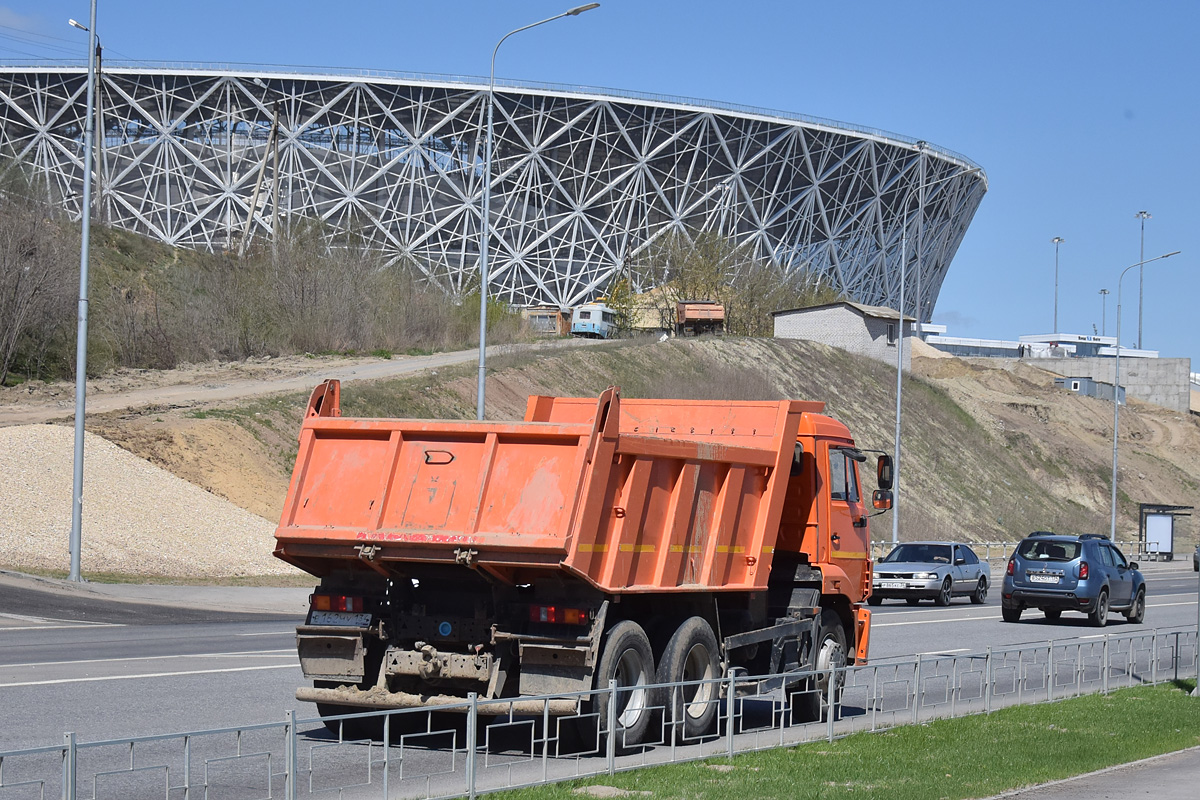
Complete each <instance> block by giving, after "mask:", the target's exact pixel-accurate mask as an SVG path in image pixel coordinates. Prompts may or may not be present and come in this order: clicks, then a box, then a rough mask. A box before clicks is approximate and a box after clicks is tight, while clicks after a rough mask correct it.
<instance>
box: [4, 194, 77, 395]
mask: <svg viewBox="0 0 1200 800" xmlns="http://www.w3.org/2000/svg"><path fill="white" fill-rule="evenodd" d="M6 188H7V191H4V192H2V193H0V386H3V385H4V384H5V382H6V381H7V380H8V376H9V372H10V371H11V370H12V368H13V365H14V363H16V362H18V361H19V360H22V359H24V360H26V361H29V362H31V363H34V364H38V365H40V364H42V363H43V362H44V359H45V353H46V349H47V348H48V347H49V346H50V343H51V341H52V340H53V339H54V337H55V335H56V334H58V333H59V332H60V331H62V330H63V329H65V328H66V327H67V326H68V325H69V322H70V320H71V318H72V315H71V287H72V277H73V274H74V268H73V265H74V264H75V263H76V262H77V259H78V254H79V250H78V247H79V245H78V241H79V240H78V238H76V237H75V236H73V235H72V234H71V232H69V231H68V230H67V229H66V227H65V226H64V225H62V224H59V223H57V222H56V221H55V220H54V219H52V218H51V213H50V209H49V208H48V207H47V206H45V205H43V204H41V203H38V202H36V201H34V200H31V199H30V198H29V197H28V195H26V194H25V193H24V192H23V191H22V190H21V187H19V186H16V187H14V186H11V185H10V186H9V187H6Z"/></svg>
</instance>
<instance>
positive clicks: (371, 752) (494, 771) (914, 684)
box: [0, 628, 1200, 800]
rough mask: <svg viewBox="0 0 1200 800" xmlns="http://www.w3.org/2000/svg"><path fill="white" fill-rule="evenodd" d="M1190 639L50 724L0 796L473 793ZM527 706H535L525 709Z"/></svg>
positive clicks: (1104, 673) (5, 755)
mask: <svg viewBox="0 0 1200 800" xmlns="http://www.w3.org/2000/svg"><path fill="white" fill-rule="evenodd" d="M1198 650H1200V648H1198V647H1197V632H1196V630H1195V629H1192V628H1185V629H1179V630H1167V631H1158V630H1152V631H1147V632H1145V633H1139V634H1133V635H1128V634H1127V635H1111V634H1110V635H1105V636H1104V637H1103V638H1101V639H1075V640H1066V641H1058V642H1046V643H1045V644H1042V645H1034V646H1025V647H1007V648H990V649H988V650H987V652H985V653H974V654H969V655H953V656H950V655H948V656H933V657H930V656H913V657H911V658H896V659H885V660H882V661H880V662H878V663H873V664H870V665H866V666H858V667H849V668H845V669H839V670H832V671H829V672H824V673H792V674H789V675H785V676H773V677H766V678H764V677H754V676H748V675H741V674H735V675H730V676H727V677H724V678H719V679H715V680H710V681H690V682H685V683H679V684H664V685H658V686H639V687H631V688H619V687H617V686H616V685H612V686H610V687H608V688H605V689H601V690H596V691H591V692H579V693H574V694H565V695H555V696H544V697H537V698H522V704H521V710H522V713H515V711H516V709H515V708H514V706H513V703H512V702H511V701H503V700H483V699H480V698H478V697H477V696H474V695H472V696H470V697H469V698H468V699H467V700H466V701H464V702H462V703H459V704H457V705H454V706H444V707H442V708H440V709H439V710H437V711H430V710H426V709H413V710H403V711H392V712H386V713H361V714H346V715H341V716H337V717H329V718H327V719H326V720H324V721H323V720H321V719H298V718H296V716H295V713H294V712H289V713H288V716H287V719H286V720H285V721H284V722H282V723H268V724H262V725H248V726H243V727H240V728H225V729H220V730H208V731H195V732H191V733H179V734H172V735H164V736H143V737H134V738H126V739H113V740H107V741H96V742H79V741H77V740H76V739H75V736H74V734H71V733H67V734H64V737H63V743H62V744H61V745H55V746H49V747H37V748H29V749H25V750H14V751H9V752H0V797H10V796H11V797H18V796H19V797H39V798H46V797H62V798H64V800H79V799H81V798H82V799H86V800H100V798H106V797H125V798H141V797H163V798H170V799H172V800H175V799H177V798H181V797H182V798H186V799H187V800H198V798H205V800H217V799H218V798H224V797H231V798H239V800H246V799H247V798H260V797H261V798H274V797H284V798H287V799H288V800H294V798H298V797H314V796H334V795H335V794H336V796H337V797H340V798H359V797H362V798H373V797H382V798H392V797H404V798H415V799H416V800H433V799H434V798H445V797H462V796H466V797H471V798H474V797H475V796H476V795H477V794H481V793H486V792H493V791H499V790H503V789H511V788H519V787H523V786H532V785H537V784H542V783H548V782H555V781H563V780H569V779H572V778H577V777H585V776H593V775H602V774H613V773H615V772H617V771H623V770H629V769H635V768H639V767H644V766H651V765H658V764H667V763H673V762H681V761H692V760H697V759H704V758H712V757H733V756H734V755H736V754H738V753H745V752H751V751H756V750H765V749H770V748H775V747H787V746H792V745H796V744H800V743H803V742H809V741H816V740H822V739H823V740H829V741H832V740H833V739H834V738H837V737H841V736H845V735H848V734H850V733H855V732H859V731H883V730H887V729H889V728H893V727H896V726H900V725H908V724H913V723H918V722H923V721H926V720H930V719H935V718H948V717H962V716H967V715H970V714H981V713H991V712H992V711H994V710H996V709H999V708H1002V707H1005V706H1012V705H1021V704H1029V703H1041V702H1047V701H1054V700H1060V699H1063V698H1067V697H1077V696H1079V695H1082V694H1088V693H1095V692H1108V691H1110V690H1112V689H1116V688H1121V687H1126V686H1134V685H1138V684H1154V683H1160V682H1163V681H1167V680H1178V679H1179V678H1181V677H1194V676H1196V675H1197V666H1198V656H1197V653H1198ZM639 692H640V694H638V693H639ZM614 697H615V698H616V699H617V701H618V702H608V701H609V700H610V699H611V698H614ZM646 698H653V700H652V702H650V703H648V704H647V705H646V708H647V710H648V711H649V712H650V713H651V714H652V717H653V723H652V726H651V730H650V731H649V734H648V736H647V737H646V739H647V741H643V742H642V743H640V744H637V745H633V744H632V743H630V742H627V741H626V740H625V738H624V736H623V733H622V731H623V728H622V724H623V723H622V720H624V722H629V720H628V719H627V718H624V717H623V716H619V714H621V713H622V709H623V708H624V705H623V701H626V700H633V701H634V705H635V706H636V705H637V703H638V701H639V700H642V699H646ZM701 698H710V699H701ZM576 699H578V700H580V701H582V702H581V704H580V708H581V710H580V711H579V713H577V714H574V715H571V716H567V717H553V716H551V714H550V709H551V707H552V703H554V702H555V701H559V702H560V704H561V701H563V700H571V701H574V700H576ZM531 701H532V702H533V704H534V705H533V706H532V707H537V706H538V705H540V707H541V713H534V714H529V713H528V710H529V709H530V708H531V705H530V703H531ZM667 707H671V708H679V709H682V710H683V714H682V716H684V717H688V716H691V717H694V718H701V717H704V716H706V715H709V716H711V717H712V719H711V722H710V723H709V724H708V725H706V726H705V727H704V728H703V730H698V731H695V732H692V731H688V730H685V729H684V728H682V727H680V726H679V725H673V724H670V723H668V722H665V721H664V715H663V713H662V712H663V709H664V708H667ZM815 707H821V708H823V709H825V711H824V713H821V714H820V717H821V718H820V719H817V720H811V719H805V718H804V712H805V711H806V710H808V711H811V710H813V709H814V708H815ZM828 709H832V713H829V711H828ZM810 716H811V714H810ZM368 733H372V734H377V737H376V738H373V737H371V736H368V735H366V734H368Z"/></svg>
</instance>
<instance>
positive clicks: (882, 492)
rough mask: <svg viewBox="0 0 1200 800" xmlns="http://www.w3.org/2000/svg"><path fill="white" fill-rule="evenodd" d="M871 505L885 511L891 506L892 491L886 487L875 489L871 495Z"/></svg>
mask: <svg viewBox="0 0 1200 800" xmlns="http://www.w3.org/2000/svg"><path fill="white" fill-rule="evenodd" d="M871 505H872V506H874V507H875V508H876V509H878V510H880V511H887V510H888V509H889V508H891V507H892V493H891V491H889V490H888V489H876V490H875V492H874V493H873V494H872V495H871Z"/></svg>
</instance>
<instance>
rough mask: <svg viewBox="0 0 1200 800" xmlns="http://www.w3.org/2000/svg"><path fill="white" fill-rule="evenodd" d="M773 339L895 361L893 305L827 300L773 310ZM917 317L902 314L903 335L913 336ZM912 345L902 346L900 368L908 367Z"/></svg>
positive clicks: (895, 316)
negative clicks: (819, 345)
mask: <svg viewBox="0 0 1200 800" xmlns="http://www.w3.org/2000/svg"><path fill="white" fill-rule="evenodd" d="M771 316H772V317H774V319H775V338H776V339H804V340H807V341H810V342H820V343H822V344H827V345H831V346H833V347H840V348H842V349H843V350H849V351H850V352H851V353H858V354H859V355H864V356H870V357H871V358H877V359H879V360H880V361H885V362H887V363H889V364H895V363H896V344H897V337H896V319H897V316H898V315H897V313H896V310H895V309H894V308H885V307H883V306H867V305H863V304H861V303H849V302H840V303H828V304H826V305H821V306H811V307H809V308H793V309H790V310H788V311H776V312H774V313H773V314H772V315H771ZM915 323H916V319H914V318H913V317H910V316H907V315H905V317H904V330H903V332H902V335H903V336H912V335H913V325H914V324H915ZM911 356H912V348H910V347H905V348H904V354H903V361H902V368H903V369H905V370H907V369H908V368H909V367H910V366H911Z"/></svg>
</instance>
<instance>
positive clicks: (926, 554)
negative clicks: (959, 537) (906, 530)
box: [880, 544, 950, 564]
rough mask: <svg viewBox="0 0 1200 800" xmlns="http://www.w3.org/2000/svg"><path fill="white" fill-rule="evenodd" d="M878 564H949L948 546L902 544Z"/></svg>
mask: <svg viewBox="0 0 1200 800" xmlns="http://www.w3.org/2000/svg"><path fill="white" fill-rule="evenodd" d="M880 563H888V564H896V563H912V564H949V563H950V545H948V544H902V545H900V546H899V547H897V548H896V549H895V550H893V551H892V552H890V553H888V554H887V555H886V556H884V557H883V558H882V559H880Z"/></svg>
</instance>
